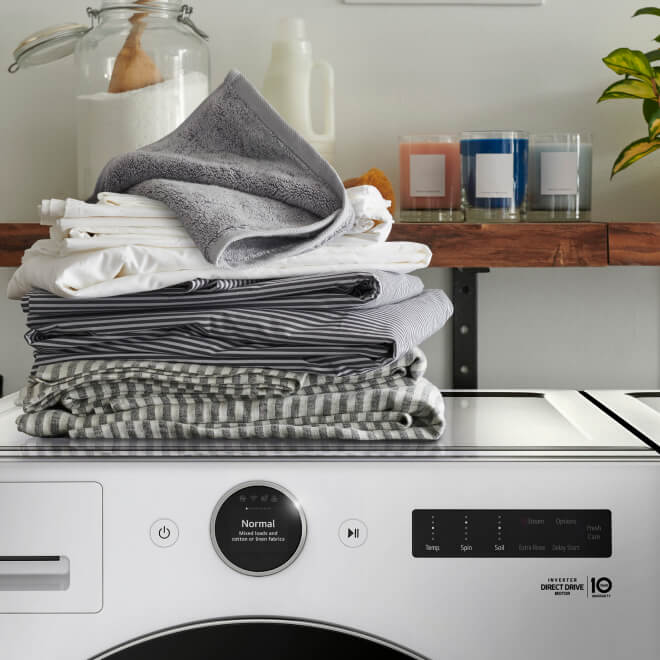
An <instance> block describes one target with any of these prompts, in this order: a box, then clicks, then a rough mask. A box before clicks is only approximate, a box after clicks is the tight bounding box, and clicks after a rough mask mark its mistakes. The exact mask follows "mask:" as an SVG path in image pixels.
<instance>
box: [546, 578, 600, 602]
mask: <svg viewBox="0 0 660 660" xmlns="http://www.w3.org/2000/svg"><path fill="white" fill-rule="evenodd" d="M612 587H613V583H612V580H611V579H610V578H608V577H604V576H603V577H588V578H587V579H586V580H582V579H581V578H578V577H549V578H548V579H547V580H546V581H545V582H542V583H541V591H544V592H546V593H551V594H552V595H553V596H577V597H580V596H584V597H585V598H611V597H612Z"/></svg>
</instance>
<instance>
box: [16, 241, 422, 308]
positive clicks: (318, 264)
mask: <svg viewBox="0 0 660 660" xmlns="http://www.w3.org/2000/svg"><path fill="white" fill-rule="evenodd" d="M343 241H344V242H343V243H342V245H340V246H332V245H331V244H326V245H324V246H322V247H320V248H318V249H316V250H312V251H310V252H307V253H305V254H300V255H296V256H294V257H288V258H285V259H279V260H277V261H273V262H270V263H267V264H264V265H262V266H257V267H254V266H253V267H250V268H242V269H226V268H225V269H219V268H214V267H213V266H211V265H210V264H209V262H208V261H206V259H204V257H203V256H202V253H201V252H200V251H199V250H198V249H197V248H157V247H143V246H137V245H131V246H123V247H115V248H107V249H105V250H92V251H89V252H78V253H74V254H72V255H69V256H65V257H62V256H58V254H59V252H58V250H59V246H58V245H57V244H56V243H55V242H54V241H52V240H51V239H42V240H40V241H37V242H36V243H35V244H34V245H33V246H32V247H31V248H30V249H29V250H27V251H26V252H25V254H24V256H23V263H22V265H21V266H20V267H19V268H18V270H16V272H15V273H14V275H13V277H12V278H11V280H10V282H9V285H8V287H7V295H8V296H9V298H13V299H19V298H21V296H23V295H24V294H26V293H27V292H28V291H30V289H31V288H32V287H38V288H40V289H45V290H46V291H50V292H51V293H54V294H55V295H57V296H62V297H65V298H73V297H81V298H94V297H97V298H103V297H106V296H117V295H120V294H124V293H134V292H137V291H151V290H154V289H160V288H163V287H166V286H171V285H173V284H179V283H180V282H186V281H188V280H191V279H194V278H197V277H202V278H208V279H214V278H216V279H217V278H222V279H257V280H258V279H270V278H276V277H289V276H294V275H309V274H315V273H336V272H349V271H371V270H386V271H391V272H395V273H410V272H412V271H414V270H418V269H420V268H426V267H427V266H428V265H429V263H430V261H431V250H430V249H429V248H428V247H427V246H426V245H422V244H421V243H408V242H397V241H392V242H389V243H379V242H370V241H365V240H364V239H361V238H353V239H351V238H350V237H348V236H344V237H343Z"/></svg>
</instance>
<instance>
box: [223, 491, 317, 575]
mask: <svg viewBox="0 0 660 660" xmlns="http://www.w3.org/2000/svg"><path fill="white" fill-rule="evenodd" d="M306 532H307V524H306V521H305V515H304V513H303V511H302V509H301V507H300V505H299V504H298V502H297V501H296V499H295V498H294V496H293V495H292V494H291V493H289V492H288V491H287V490H286V489H284V488H282V487H281V486H278V485H276V484H272V483H269V482H260V481H259V482H258V481H255V482H249V483H244V484H241V485H240V486H237V487H236V488H233V489H232V490H230V491H229V492H228V493H226V494H225V495H224V496H223V497H222V499H221V500H220V501H219V502H218V504H217V505H216V507H215V509H214V511H213V515H212V517H211V541H212V543H213V547H214V548H215V551H216V552H217V553H218V555H219V556H220V558H221V559H222V560H223V561H224V562H225V563H226V564H227V565H228V566H230V567H231V568H233V569H234V570H236V571H239V572H240V573H244V574H246V575H256V576H261V575H271V574H272V573H277V572H278V571H281V570H283V569H284V568H286V567H287V566H289V564H291V562H293V561H294V560H295V559H296V557H297V556H298V554H299V553H300V551H301V550H302V547H303V545H304V543H305V536H306Z"/></svg>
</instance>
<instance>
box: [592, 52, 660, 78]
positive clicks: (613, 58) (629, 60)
mask: <svg viewBox="0 0 660 660" xmlns="http://www.w3.org/2000/svg"><path fill="white" fill-rule="evenodd" d="M603 62H604V63H605V64H606V66H608V67H609V68H610V69H612V71H614V73H620V74H622V75H624V76H641V77H642V78H647V79H649V80H650V79H651V78H653V71H652V69H651V65H650V64H649V60H647V59H646V56H645V55H644V53H642V51H641V50H630V48H617V49H616V50H613V51H612V52H611V53H610V54H609V55H608V56H607V57H604V58H603Z"/></svg>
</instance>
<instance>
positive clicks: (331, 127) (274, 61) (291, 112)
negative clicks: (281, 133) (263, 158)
mask: <svg viewBox="0 0 660 660" xmlns="http://www.w3.org/2000/svg"><path fill="white" fill-rule="evenodd" d="M315 72H318V74H319V75H320V76H321V83H322V86H323V130H322V132H321V133H316V132H315V131H314V128H313V126H312V111H311V98H310V96H311V85H312V75H313V74H314V73H315ZM262 91H263V95H264V97H265V98H266V99H267V100H268V102H269V103H270V104H271V105H272V106H273V107H274V108H275V109H276V110H277V111H278V112H279V113H280V115H282V117H283V118H284V119H285V120H286V121H287V122H288V123H289V124H290V125H291V126H292V127H293V128H295V129H296V131H298V133H300V134H301V135H302V136H303V137H304V138H305V139H306V140H307V141H308V142H309V143H310V144H311V145H312V146H313V147H314V148H315V149H316V150H317V151H318V152H319V153H320V154H321V155H322V156H323V157H324V158H325V159H326V160H327V161H328V162H329V163H330V164H331V165H334V162H333V161H334V156H335V101H334V93H335V80H334V71H333V69H332V67H331V66H330V65H329V64H328V63H327V62H325V61H323V60H314V59H313V58H312V44H311V43H310V42H309V41H308V39H307V36H306V30H305V21H304V20H303V19H302V18H284V19H282V20H281V21H280V24H279V29H278V35H277V39H276V40H275V41H274V42H273V51H272V56H271V61H270V65H269V67H268V71H267V72H266V77H265V79H264V85H263V90H262Z"/></svg>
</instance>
